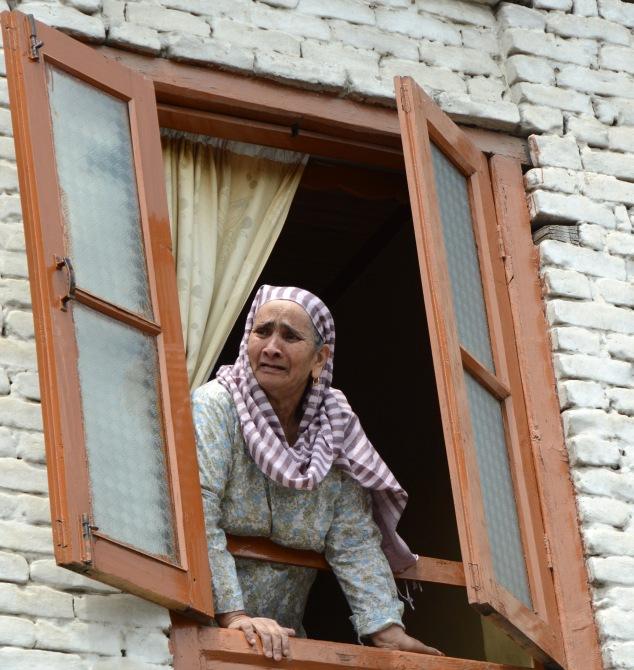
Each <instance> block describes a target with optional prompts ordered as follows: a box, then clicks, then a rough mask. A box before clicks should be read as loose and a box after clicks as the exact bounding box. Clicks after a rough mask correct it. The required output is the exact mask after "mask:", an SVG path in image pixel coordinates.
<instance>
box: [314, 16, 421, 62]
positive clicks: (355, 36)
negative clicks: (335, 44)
mask: <svg viewBox="0 0 634 670" xmlns="http://www.w3.org/2000/svg"><path fill="white" fill-rule="evenodd" d="M330 29H331V30H332V36H333V38H334V39H336V40H339V41H341V42H343V43H344V44H347V45H350V46H353V47H357V48H358V49H371V50H374V51H376V52H377V53H379V54H382V55H387V56H394V57H395V58H403V59H406V60H415V61H417V60H418V58H419V55H418V44H417V42H416V41H415V40H413V39H410V38H409V37H405V36H403V35H397V34H391V35H390V34H388V33H385V32H383V31H381V30H379V29H378V28H374V27H372V26H359V25H354V24H351V23H347V22H345V21H335V20H333V21H331V22H330ZM308 37H313V36H312V35H309V36H308ZM317 39H323V38H317Z"/></svg>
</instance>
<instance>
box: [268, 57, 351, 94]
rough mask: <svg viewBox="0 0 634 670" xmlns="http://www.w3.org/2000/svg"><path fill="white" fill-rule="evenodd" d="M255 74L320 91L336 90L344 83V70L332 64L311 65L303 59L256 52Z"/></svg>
mask: <svg viewBox="0 0 634 670" xmlns="http://www.w3.org/2000/svg"><path fill="white" fill-rule="evenodd" d="M255 72H256V74H261V75H263V76H265V77H269V78H271V79H274V80H276V81H282V82H289V83H294V82H301V84H302V86H303V87H306V88H313V89H317V90H320V91H323V90H326V91H327V90H338V89H341V88H343V87H344V85H345V83H346V70H345V68H344V67H343V66H342V65H339V64H337V65H333V64H332V63H311V62H310V61H308V60H306V59H305V58H293V57H292V56H283V55H281V54H274V53H265V52H258V53H257V54H256V56H255Z"/></svg>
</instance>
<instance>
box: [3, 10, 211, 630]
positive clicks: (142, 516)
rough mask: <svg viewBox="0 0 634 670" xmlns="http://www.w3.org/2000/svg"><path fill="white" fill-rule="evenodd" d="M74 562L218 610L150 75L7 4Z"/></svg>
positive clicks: (182, 605)
mask: <svg viewBox="0 0 634 670" xmlns="http://www.w3.org/2000/svg"><path fill="white" fill-rule="evenodd" d="M2 27H3V35H4V47H5V55H6V58H7V66H8V78H9V92H10V98H11V110H12V117H13V126H14V133H15V140H16V153H17V160H18V171H19V178H20V192H21V198H22V207H23V214H24V224H25V234H26V241H27V254H28V263H29V275H30V278H31V291H32V296H33V312H34V319H35V327H36V332H37V353H38V366H39V375H40V386H41V393H42V411H43V416H44V431H45V441H46V450H47V462H48V473H49V483H50V498H51V508H52V519H53V533H54V544H55V555H56V558H57V561H58V563H59V564H60V565H63V566H66V567H68V568H71V569H73V570H76V571H79V572H83V573H85V574H87V575H89V576H91V577H93V578H95V579H99V580H101V581H104V582H107V583H109V584H113V585H115V586H117V587H120V588H122V589H125V590H127V591H130V592H133V593H137V594H139V595H141V596H143V597H146V598H148V599H150V600H153V601H155V602H157V603H160V604H162V605H165V606H167V607H170V608H172V609H177V610H182V611H190V612H193V613H196V614H198V615H200V616H203V617H208V616H210V615H211V614H212V603H211V588H210V583H211V581H210V575H209V565H208V559H207V552H206V545H205V531H204V522H203V512H202V502H201V495H200V488H199V481H198V469H197V464H196V453H195V446H194V434H193V426H192V420H191V411H190V406H189V391H188V384H187V375H186V370H185V356H184V349H183V342H182V334H181V328H180V320H179V311H178V301H177V293H176V281H175V272H174V263H173V259H172V255H171V248H170V247H171V242H170V229H169V220H168V214H167V203H166V197H165V189H164V183H163V170H162V157H161V150H160V137H159V128H158V120H157V115H156V103H155V97H154V89H153V86H152V83H151V82H150V81H149V80H147V79H145V78H144V77H142V76H140V75H139V74H137V73H134V72H132V71H130V70H129V69H127V68H125V67H123V66H121V65H119V64H118V63H116V62H114V61H111V60H109V59H107V58H105V57H103V56H102V55H100V54H98V53H96V52H95V51H94V50H93V49H91V48H89V47H87V46H85V45H82V44H80V43H79V42H77V41H75V40H73V39H71V38H69V37H67V36H66V35H63V34H61V33H59V32H57V31H55V30H53V29H51V28H48V27H46V26H44V25H42V24H40V23H37V22H35V21H33V19H32V17H27V16H25V15H23V14H20V13H17V12H12V13H4V14H3V15H2Z"/></svg>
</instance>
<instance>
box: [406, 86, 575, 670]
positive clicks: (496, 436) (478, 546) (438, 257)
mask: <svg viewBox="0 0 634 670" xmlns="http://www.w3.org/2000/svg"><path fill="white" fill-rule="evenodd" d="M395 87H396V98H397V106H398V113H399V119H400V124H401V132H402V140H403V149H404V157H405V164H406V170H407V179H408V186H409V191H410V200H411V204H412V215H413V220H414V227H415V233H416V242H417V247H418V253H419V262H420V270H421V279H422V285H423V295H424V299H425V308H426V312H427V321H428V325H429V332H430V340H431V343H432V351H433V359H434V368H435V375H436V381H437V387H438V394H439V400H440V408H441V415H442V421H443V430H444V436H445V445H446V449H447V457H448V462H449V468H450V475H451V484H452V490H453V495H454V501H455V507H456V515H457V521H458V528H459V534H460V544H461V551H462V558H463V562H464V566H465V576H466V580H467V593H468V598H469V602H470V603H471V604H472V605H474V606H475V607H476V608H477V609H478V610H479V611H480V612H482V613H483V614H486V615H490V616H492V618H493V619H494V620H496V622H498V623H499V624H500V625H501V626H502V627H503V628H505V629H506V630H507V632H509V633H510V634H511V635H512V636H513V637H514V638H515V639H516V640H517V641H518V642H519V643H520V644H522V645H523V646H525V647H527V648H529V649H530V651H531V652H532V653H533V654H535V655H536V656H537V657H538V658H540V659H541V660H544V661H548V660H550V659H553V660H555V661H557V662H558V663H561V664H562V663H563V651H562V643H561V636H560V632H559V625H558V623H557V621H558V619H557V612H556V602H555V596H554V589H553V583H552V576H551V574H550V572H549V567H548V557H547V553H546V547H545V542H544V537H545V536H544V531H543V526H542V521H541V515H540V511H539V503H538V501H537V500H536V490H537V489H536V483H535V475H534V470H533V466H532V462H531V459H532V455H531V454H530V440H529V435H528V433H527V421H526V414H525V407H524V404H523V395H522V389H521V380H520V379H519V376H518V371H517V360H516V350H515V342H514V335H513V332H512V325H511V319H510V312H509V302H508V294H507V292H506V281H507V278H506V274H505V267H504V263H503V258H502V257H503V250H502V248H501V246H500V244H501V243H500V242H499V239H498V235H497V226H496V221H495V210H494V205H493V198H492V192H491V184H490V179H489V172H488V164H487V160H486V157H485V156H484V155H483V154H482V153H481V152H480V151H479V150H478V149H477V148H476V147H475V146H474V145H473V144H472V143H471V141H470V140H469V139H468V138H467V137H466V135H465V134H464V133H463V132H462V131H461V130H460V129H459V128H458V127H457V126H456V125H455V124H454V123H453V122H452V121H451V120H450V119H449V117H448V116H447V115H445V114H444V113H443V112H442V111H441V110H440V109H439V108H438V107H437V106H436V105H435V104H434V103H433V101H432V100H431V99H430V98H429V97H428V96H427V95H426V94H425V93H424V91H422V89H421V88H420V87H418V86H417V85H416V83H415V82H414V81H413V80H412V79H411V78H409V77H403V78H400V77H397V78H396V79H395ZM510 267H511V266H510V264H509V265H507V269H508V270H509V271H511V270H510Z"/></svg>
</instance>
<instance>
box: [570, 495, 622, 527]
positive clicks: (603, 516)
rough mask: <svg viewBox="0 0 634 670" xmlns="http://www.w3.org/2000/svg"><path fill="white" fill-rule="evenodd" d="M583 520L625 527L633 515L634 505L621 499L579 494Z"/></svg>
mask: <svg viewBox="0 0 634 670" xmlns="http://www.w3.org/2000/svg"><path fill="white" fill-rule="evenodd" d="M577 506H578V508H579V512H580V516H581V520H582V521H583V522H584V523H586V524H591V523H604V524H607V525H609V526H614V527H615V528H623V527H624V526H625V525H626V524H627V522H628V521H629V519H630V518H631V516H632V507H631V506H630V505H628V504H627V503H624V502H622V501H620V500H612V499H610V498H596V497H594V496H579V497H578V498H577Z"/></svg>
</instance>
